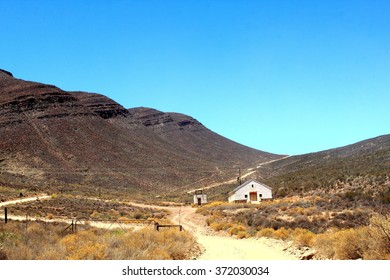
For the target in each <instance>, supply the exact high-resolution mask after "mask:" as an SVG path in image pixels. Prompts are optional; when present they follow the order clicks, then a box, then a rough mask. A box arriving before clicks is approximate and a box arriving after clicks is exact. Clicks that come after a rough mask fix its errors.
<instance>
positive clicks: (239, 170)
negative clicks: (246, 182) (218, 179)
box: [237, 167, 242, 185]
mask: <svg viewBox="0 0 390 280" xmlns="http://www.w3.org/2000/svg"><path fill="white" fill-rule="evenodd" d="M237 181H239V183H240V185H241V184H242V182H241V168H240V167H239V168H238V178H237Z"/></svg>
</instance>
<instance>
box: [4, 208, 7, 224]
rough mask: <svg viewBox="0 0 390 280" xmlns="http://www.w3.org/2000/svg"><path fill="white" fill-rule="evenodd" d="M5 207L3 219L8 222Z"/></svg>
mask: <svg viewBox="0 0 390 280" xmlns="http://www.w3.org/2000/svg"><path fill="white" fill-rule="evenodd" d="M7 210H8V209H7V207H4V221H5V223H7V222H8V215H7V214H8V213H7Z"/></svg>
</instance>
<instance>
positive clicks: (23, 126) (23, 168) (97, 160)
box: [0, 71, 280, 192]
mask: <svg viewBox="0 0 390 280" xmlns="http://www.w3.org/2000/svg"><path fill="white" fill-rule="evenodd" d="M137 112H138V113H139V110H137V109H130V110H128V109H125V108H124V107H123V106H121V105H120V104H118V103H116V102H115V101H113V100H112V99H110V98H108V97H106V96H104V95H101V94H95V93H86V92H79V91H72V92H68V91H64V90H61V89H59V88H58V87H55V86H53V85H46V84H42V83H37V82H30V81H25V80H21V79H16V78H14V77H13V75H12V74H11V73H9V72H8V71H1V72H0V135H1V142H0V159H2V160H1V162H0V183H1V184H5V185H19V186H21V187H31V186H34V188H47V187H48V186H50V187H53V188H57V189H58V188H61V189H62V190H69V191H71V190H78V191H79V190H82V189H86V190H88V191H91V190H92V189H95V188H96V187H98V188H103V189H107V190H109V189H121V190H123V191H126V190H136V191H141V192H142V191H146V190H149V191H151V190H154V191H158V192H159V191H163V190H167V189H169V190H171V191H173V190H175V189H176V190H177V189H180V188H181V187H182V186H184V185H188V184H189V183H191V182H196V181H199V180H201V179H205V178H210V180H211V181H213V180H218V178H220V177H223V176H231V173H232V171H233V170H235V169H236V168H238V166H241V167H243V168H244V167H250V166H252V165H253V164H255V163H261V162H264V161H267V160H269V159H274V158H278V157H280V156H279V155H274V154H270V153H266V152H262V151H258V150H255V149H252V148H249V147H245V146H243V145H240V144H238V143H235V142H233V141H231V140H228V139H226V138H224V137H222V136H220V135H217V134H215V133H213V132H212V131H210V130H208V129H207V128H205V127H204V126H203V125H202V124H201V123H200V122H198V121H197V120H195V119H193V118H192V117H189V116H186V115H183V114H178V113H163V112H162V115H163V116H165V117H168V119H167V122H166V127H168V128H169V129H170V131H167V130H165V128H162V129H160V130H158V129H156V126H154V127H153V126H148V125H145V123H143V121H142V119H140V118H139V117H138V116H136V113H137ZM149 122H153V119H150V120H149ZM151 124H152V123H151ZM194 128H196V129H194ZM163 132H164V133H165V134H166V135H169V136H164V133H163ZM209 140H211V141H209ZM199 147H200V148H199ZM234 173H236V172H234ZM204 183H207V180H205V181H204Z"/></svg>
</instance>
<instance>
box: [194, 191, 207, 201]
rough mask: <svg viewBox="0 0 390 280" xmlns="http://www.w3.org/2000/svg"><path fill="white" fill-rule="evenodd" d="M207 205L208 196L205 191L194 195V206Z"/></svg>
mask: <svg viewBox="0 0 390 280" xmlns="http://www.w3.org/2000/svg"><path fill="white" fill-rule="evenodd" d="M206 203H207V195H206V194H205V193H204V192H203V190H196V191H195V194H194V204H197V205H202V204H206Z"/></svg>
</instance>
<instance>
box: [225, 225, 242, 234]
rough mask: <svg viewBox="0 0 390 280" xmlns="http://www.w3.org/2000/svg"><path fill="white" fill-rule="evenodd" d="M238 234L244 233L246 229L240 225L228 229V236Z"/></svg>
mask: <svg viewBox="0 0 390 280" xmlns="http://www.w3.org/2000/svg"><path fill="white" fill-rule="evenodd" d="M240 232H244V233H246V228H245V227H244V226H242V225H237V226H233V227H231V228H230V229H229V234H230V235H238V233H240ZM241 235H242V234H241Z"/></svg>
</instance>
